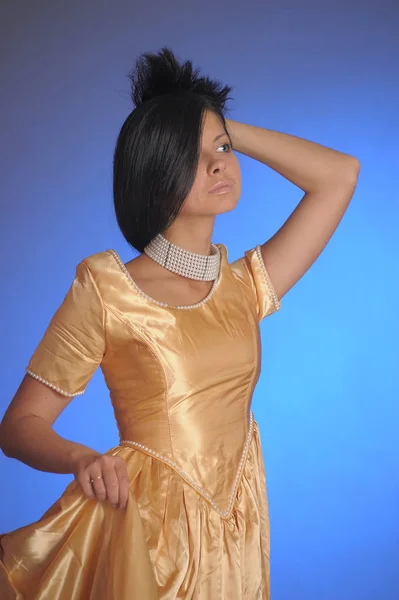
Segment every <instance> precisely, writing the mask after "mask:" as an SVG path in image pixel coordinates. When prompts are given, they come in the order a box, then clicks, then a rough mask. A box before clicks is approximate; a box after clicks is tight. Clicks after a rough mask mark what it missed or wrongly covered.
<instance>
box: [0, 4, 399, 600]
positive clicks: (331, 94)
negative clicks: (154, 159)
mask: <svg viewBox="0 0 399 600" xmlns="http://www.w3.org/2000/svg"><path fill="white" fill-rule="evenodd" d="M2 13H3V14H2V17H1V19H0V40H1V52H0V61H1V69H2V76H1V88H2V91H1V95H0V118H1V141H0V144H1V145H0V152H1V156H0V164H1V178H0V192H1V193H0V202H1V217H2V218H1V223H0V228H1V235H0V251H1V254H0V256H1V295H0V302H1V304H0V315H1V331H2V344H1V354H2V361H1V364H2V378H1V383H0V416H1V415H2V414H3V413H4V411H5V409H6V407H7V405H8V403H9V402H10V401H11V399H12V397H13V395H14V394H15V391H16V389H17V387H18V385H19V383H20V380H21V379H22V377H23V375H24V368H25V366H26V364H27V363H28V360H29V358H30V356H31V354H32V353H33V351H34V349H35V347H36V345H37V344H38V342H39V341H40V339H41V336H42V335H43V333H44V330H45V328H46V327H47V324H48V322H49V320H50V318H51V316H52V314H53V313H54V312H55V310H56V308H57V307H58V305H59V304H60V303H61V301H62V299H63V297H64V295H65V293H66V291H67V289H68V287H69V285H70V284H71V282H72V280H73V277H74V274H75V266H76V264H77V263H78V262H79V261H80V260H81V259H82V258H84V257H85V256H88V255H90V254H93V253H95V252H99V251H102V250H105V249H107V248H115V249H116V250H117V251H118V252H119V253H120V254H121V256H122V258H123V260H124V261H125V262H127V261H128V260H130V259H131V258H132V257H133V256H134V254H133V253H132V251H131V250H130V248H129V247H128V245H127V244H126V243H125V241H124V240H123V238H122V236H121V234H120V233H119V230H118V228H117V225H116V221H115V218H114V214H113V207H112V154H113V149H114V144H115V140H116V136H117V133H118V132H119V128H120V127H121V125H122V123H123V121H124V119H125V117H126V116H127V114H128V113H129V112H130V110H131V104H130V100H129V96H128V89H129V88H128V79H127V78H126V75H127V73H128V71H129V70H130V68H131V67H132V66H133V64H134V60H135V58H136V57H137V55H138V54H139V53H141V52H143V51H156V50H158V49H159V48H160V47H161V46H163V45H170V46H172V47H173V49H174V50H175V52H176V53H177V54H178V55H179V56H180V57H181V58H184V59H187V58H189V59H192V60H193V61H194V62H195V63H196V64H197V65H198V66H200V67H201V68H202V70H203V71H204V72H206V73H207V74H209V75H211V76H213V77H217V78H220V79H221V80H222V81H223V82H226V83H230V84H233V85H234V92H233V95H234V98H235V100H234V102H232V103H230V107H231V109H232V110H231V112H230V114H229V116H230V117H231V118H233V119H235V120H238V121H243V122H248V123H251V124H254V125H259V126H263V127H266V128H269V129H276V130H278V131H283V132H287V133H292V134H295V135H298V136H301V137H305V138H307V139H311V140H314V141H317V142H319V143H322V144H325V145H327V146H330V147H333V148H336V149H339V150H342V151H344V152H347V153H350V154H353V155H355V156H356V157H358V158H359V160H360V161H361V166H362V170H361V176H360V180H359V185H358V188H357V191H356V194H355V196H354V199H353V201H352V203H351V205H350V208H349V210H348V212H347V214H346V215H345V217H344V219H343V221H342V223H341V225H340V227H339V228H338V230H337V232H336V234H335V235H334V237H333V239H332V241H331V242H330V244H329V245H328V247H327V249H326V250H325V251H324V253H323V254H322V256H321V257H320V258H319V260H318V261H317V262H316V264H315V265H314V266H313V267H312V268H311V269H310V271H309V272H308V273H307V274H306V275H305V277H304V278H303V279H302V280H301V281H300V282H299V283H298V284H297V285H296V286H295V288H294V289H293V290H291V291H290V292H289V294H288V295H287V296H286V297H285V298H284V300H283V305H282V309H281V312H280V313H277V314H275V315H273V316H272V317H270V318H269V319H266V320H265V321H264V322H262V325H261V328H262V339H263V365H262V366H263V368H262V374H261V378H260V381H259V383H258V386H257V388H256V391H255V396H254V405H253V408H254V412H255V416H256V418H257V420H258V422H259V424H260V430H261V435H262V443H263V450H264V456H265V461H266V467H267V475H268V491H269V502H270V514H271V526H272V558H271V569H272V597H273V599H274V600H293V598H295V599H299V600H333V599H334V600H335V599H336V598H340V600H354V599H360V598H361V599H362V600H395V599H398V598H399V567H398V564H399V548H398V539H399V513H398V501H399V471H398V465H397V463H398V454H399V438H398V420H399V408H398V397H399V375H398V372H399V369H398V356H399V352H398V334H399V320H398V316H397V307H398V301H397V297H398V291H399V289H398V272H399V269H398V259H399V242H398V231H399V228H398V225H399V219H398V217H399V206H398V189H399V180H398V170H399V169H398V168H399V152H398V149H397V146H398V134H399V119H398V107H399V77H398V64H399V41H398V40H399V36H398V30H399V4H398V3H397V2H396V1H395V0H392V1H389V0H380V1H375V2H371V1H367V0H366V1H363V2H361V1H359V0H351V2H349V1H345V2H343V1H341V0H334V2H330V3H326V2H320V1H316V0H312V1H311V0H304V1H301V2H297V1H295V0H286V1H282V2H281V1H277V0H274V1H272V2H264V1H249V2H245V3H244V2H241V1H240V2H228V1H227V0H219V1H218V2H217V3H215V2H213V1H212V2H211V1H209V0H203V1H202V2H201V3H194V2H187V0H184V1H183V0H179V1H175V0H174V1H171V2H167V3H165V2H163V1H160V0H158V1H149V2H145V3H143V4H138V3H137V4H136V3H134V2H127V1H122V0H113V1H112V2H111V1H109V2H105V1H99V0H96V1H94V0H85V1H84V2H81V1H79V2H78V1H77V0H73V1H71V0H69V1H68V2H63V3H61V2H49V1H44V0H36V1H35V2H30V1H29V0H12V1H11V0H8V1H6V2H2ZM240 163H241V166H242V172H243V192H242V197H241V199H240V202H239V204H238V206H237V208H236V209H235V210H234V211H233V212H231V213H228V214H225V215H221V216H220V217H218V218H217V220H216V228H215V235H214V241H215V242H223V243H225V244H226V245H227V247H228V249H229V260H230V261H233V260H234V259H235V258H238V257H239V256H241V255H242V254H243V252H244V250H246V249H249V248H252V247H254V246H255V245H256V244H258V243H262V242H263V241H265V240H266V239H268V238H269V237H271V235H273V233H274V232H275V231H276V230H277V229H278V228H279V227H280V226H281V225H282V223H283V222H284V221H285V220H286V218H287V217H288V216H289V214H290V213H291V211H292V210H293V209H294V207H295V206H296V204H297V203H298V202H299V200H300V198H301V196H302V192H301V190H299V189H297V188H296V187H295V186H293V185H292V184H290V183H289V182H287V181H285V180H284V179H283V178H282V177H280V176H279V175H277V174H276V173H274V172H272V171H271V170H270V169H268V168H267V167H265V166H264V165H262V164H260V163H256V162H255V161H253V160H251V159H249V158H246V157H243V156H240ZM55 429H56V430H57V431H58V432H59V433H60V434H61V435H64V436H65V437H67V438H68V439H72V440H74V441H77V442H81V443H84V444H86V445H88V446H91V447H93V448H96V449H97V450H99V451H105V450H107V449H108V448H110V447H112V446H114V445H115V443H117V430H116V426H115V424H114V421H113V413H112V409H111V406H110V403H109V399H108V392H107V389H106V387H105V384H104V381H103V378H102V375H101V372H100V371H98V372H97V373H96V374H95V376H94V377H93V379H92V381H91V383H90V385H89V388H88V390H87V392H86V394H85V395H84V396H78V397H77V398H76V399H75V400H74V401H73V402H72V403H71V404H70V405H69V406H68V408H67V409H66V410H65V412H64V413H63V414H62V415H61V417H60V418H59V420H58V421H57V422H56V425H55ZM70 480H71V477H70V476H64V475H55V474H49V473H42V472H38V471H34V470H33V469H31V468H29V467H27V466H25V465H23V464H21V463H18V462H17V461H15V460H10V459H7V458H5V457H4V456H3V455H1V457H0V483H1V498H0V502H1V514H0V531H3V532H5V531H8V530H11V529H14V528H17V527H19V526H22V525H24V524H26V523H28V522H31V521H34V520H36V519H38V518H39V517H40V516H41V515H42V513H43V512H44V511H45V510H46V509H47V508H48V507H49V506H50V505H51V504H52V503H53V502H54V501H55V500H56V499H57V498H58V497H59V495H60V494H61V493H62V491H63V490H64V488H65V486H66V485H67V483H68V482H69V481H70Z"/></svg>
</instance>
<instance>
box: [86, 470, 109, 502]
mask: <svg viewBox="0 0 399 600" xmlns="http://www.w3.org/2000/svg"><path fill="white" fill-rule="evenodd" d="M89 478H90V485H91V487H92V490H93V492H94V496H95V498H97V500H100V502H104V500H106V499H107V491H106V488H105V484H104V480H103V476H102V475H94V476H93V475H89Z"/></svg>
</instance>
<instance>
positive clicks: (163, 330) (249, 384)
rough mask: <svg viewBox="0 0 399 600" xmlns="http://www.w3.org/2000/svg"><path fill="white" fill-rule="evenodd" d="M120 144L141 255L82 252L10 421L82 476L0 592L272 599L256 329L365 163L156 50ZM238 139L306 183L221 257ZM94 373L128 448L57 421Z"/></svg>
mask: <svg viewBox="0 0 399 600" xmlns="http://www.w3.org/2000/svg"><path fill="white" fill-rule="evenodd" d="M131 80H132V96H133V101H134V104H135V106H136V108H135V110H133V112H132V113H131V114H130V115H129V116H128V118H127V119H126V121H125V123H124V125H123V127H122V129H121V132H120V135H119V138H118V141H117V145H116V150H115V160H114V201H115V210H116V217H117V220H118V224H119V226H120V229H121V231H122V233H123V235H124V237H125V238H126V240H127V241H128V242H129V244H131V246H132V247H133V248H135V249H136V250H138V251H139V253H141V254H140V255H139V256H138V257H137V258H135V259H134V260H131V261H130V262H129V263H127V264H126V265H125V264H124V263H123V262H122V260H121V259H120V257H119V255H118V254H117V253H116V252H115V251H114V250H107V251H104V252H99V253H97V254H94V255H92V256H89V257H87V258H86V259H84V260H82V261H81V262H80V263H79V264H78V265H77V269H76V277H75V279H74V281H73V283H72V285H71V287H70V289H69V291H68V293H67V295H66V297H65V299H64V301H63V303H62V304H61V306H60V307H59V309H58V310H57V312H56V313H55V315H54V316H53V318H52V320H51V323H50V325H49V327H48V329H47V331H46V332H45V334H44V337H43V339H42V340H41V342H40V344H39V345H38V347H37V349H36V350H35V352H34V354H33V356H32V358H31V360H30V362H29V365H28V367H27V373H26V375H25V377H24V379H23V381H22V382H21V385H20V387H19V389H18V391H17V393H16V395H15V397H14V399H13V400H12V402H11V404H10V406H9V408H8V410H7V412H6V414H5V416H4V419H3V422H2V424H1V431H0V433H1V436H0V437H1V447H2V449H3V451H4V453H5V454H6V455H7V456H10V457H13V458H17V459H19V460H21V461H22V462H24V463H26V464H28V465H30V466H32V467H33V468H36V469H40V470H44V471H50V472H54V473H73V475H74V480H73V481H72V483H71V484H70V485H69V486H68V487H67V488H66V490H65V492H64V494H63V495H62V496H61V498H60V499H59V500H58V501H57V502H56V503H55V504H54V505H53V506H52V507H51V508H50V509H49V510H48V511H47V512H46V513H45V515H43V517H42V518H41V519H40V520H39V521H38V522H36V523H33V524H30V525H27V526H25V527H22V528H20V529H18V530H16V531H14V532H11V533H8V534H4V535H3V536H2V537H1V538H0V542H1V558H2V562H1V563H0V564H1V566H2V569H1V573H2V580H1V583H0V597H1V598H2V600H4V599H5V598H8V597H10V598H24V599H28V600H31V599H32V600H33V599H39V598H40V599H51V600H67V599H68V600H71V599H72V600H88V599H95V600H102V599H104V600H105V599H107V600H111V599H115V600H116V599H118V600H132V599H133V598H139V599H140V600H142V599H144V600H146V599H152V598H159V599H163V600H172V599H173V600H174V599H183V598H184V599H185V600H187V599H188V598H195V599H199V600H208V599H211V600H222V599H225V600H227V599H228V600H238V599H245V600H255V599H261V598H262V599H267V598H269V597H270V589H269V521H268V509H267V498H266V485H265V474H264V466H263V462H262V453H261V446H260V437H259V431H258V427H257V424H256V422H255V421H254V419H253V415H252V413H251V410H250V407H251V398H252V394H253V391H254V388H255V385H256V382H257V380H258V377H259V367H260V339H259V322H260V321H261V320H262V319H264V318H265V317H267V316H268V315H270V314H271V313H273V312H274V311H277V310H278V309H279V308H280V301H281V298H282V297H283V296H284V295H285V294H286V293H287V291H288V290H289V289H290V288H291V287H292V286H293V285H294V284H295V283H296V282H297V281H298V280H299V279H300V277H301V276H302V275H303V274H304V273H305V272H306V271H307V269H308V268H309V267H310V265H311V264H312V263H313V262H314V261H315V260H316V258H317V256H318V255H319V254H320V252H321V251H322V249H323V248H324V246H325V245H326V243H327V242H328V240H329V239H330V237H331V235H332V234H333V232H334V230H335V229H336V227H337V225H338V223H339V221H340V219H341V218H342V216H343V214H344V212H345V210H346V208H347V206H348V204H349V201H350V199H351V197H352V195H353V192H354V189H355V186H356V182H357V178H358V173H359V163H358V161H357V160H356V159H355V158H354V157H352V156H348V155H346V154H343V153H340V152H336V151H334V150H330V149H328V148H325V147H323V146H320V145H317V144H315V143H311V142H308V141H305V140H301V139H298V138H295V137H292V136H289V135H285V134H282V133H276V132H273V131H269V130H265V129H261V128H258V127H254V126H250V125H244V124H241V123H237V122H233V121H230V120H225V117H224V114H225V104H226V100H227V97H228V94H229V93H230V91H231V88H230V87H228V86H224V87H223V86H222V85H221V84H220V83H218V82H216V81H212V80H210V79H208V78H206V77H202V76H200V74H199V73H198V71H195V70H193V68H192V64H191V63H190V62H186V63H184V64H179V63H178V61H177V60H176V58H175V57H174V55H173V54H172V52H171V51H170V50H168V49H166V48H164V49H163V50H162V51H161V52H159V53H157V54H145V55H143V56H141V57H140V59H139V60H138V62H137V64H136V70H135V71H134V72H133V73H132V75H131ZM233 149H234V150H236V151H238V152H240V153H243V154H246V155H247V156H250V157H252V158H254V159H256V160H258V161H261V162H263V163H264V164H265V165H267V166H269V167H271V168H272V169H274V170H275V171H277V172H278V173H280V174H281V175H283V176H284V177H286V178H287V179H289V180H290V181H291V182H293V183H294V184H296V185H297V186H298V187H300V188H301V189H302V190H304V192H305V195H304V197H303V199H302V201H301V202H300V204H299V206H298V207H297V208H296V210H295V211H294V212H293V213H292V215H291V216H290V217H289V218H288V220H287V221H286V222H285V223H284V225H283V226H282V227H281V229H280V230H279V231H278V232H277V233H276V234H275V235H274V236H273V237H272V238H271V239H269V240H268V241H266V242H265V243H263V244H261V245H258V246H256V247H254V248H252V249H251V250H247V251H246V252H245V253H244V255H243V256H242V257H241V258H239V259H238V260H236V261H234V262H232V263H229V262H228V256H227V248H226V246H224V245H223V244H217V245H214V244H213V243H212V233H213V228H214V222H215V217H216V215H218V214H221V213H224V212H227V211H230V210H232V209H234V207H235V206H236V204H237V202H238V199H239V196H240V188H241V183H240V170H239V165H238V161H237V158H236V156H235V154H234V152H233ZM98 366H101V369H102V371H103V373H104V377H105V381H106V384H107V386H108V388H109V390H110V396H111V400H112V403H113V406H114V410H115V416H116V420H117V423H118V427H119V432H120V443H119V444H118V446H116V447H115V448H112V449H111V450H109V451H108V452H106V453H105V454H104V455H101V454H100V453H98V452H96V451H95V450H92V449H90V448H87V447H85V446H82V445H80V444H76V443H74V442H71V441H67V440H65V439H63V438H61V437H60V436H58V435H57V434H56V433H55V432H54V431H53V429H52V425H53V423H54V422H55V420H56V419H57V417H58V416H59V414H60V413H61V411H62V410H63V409H64V408H65V407H66V406H67V404H68V403H69V402H70V401H71V399H72V398H73V397H75V396H77V395H79V394H83V393H84V391H85V387H86V385H87V383H88V382H89V380H90V378H91V377H92V375H93V373H94V372H95V370H96V369H97V367H98Z"/></svg>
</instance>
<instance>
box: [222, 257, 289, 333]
mask: <svg viewBox="0 0 399 600" xmlns="http://www.w3.org/2000/svg"><path fill="white" fill-rule="evenodd" d="M231 268H232V271H233V273H234V274H235V276H236V277H238V278H239V279H240V280H241V282H242V283H244V284H246V286H247V289H248V291H249V293H251V294H252V296H253V299H254V301H255V303H256V311H257V315H258V320H259V321H261V320H262V319H264V318H265V317H268V316H269V315H271V314H273V313H274V312H276V311H278V310H280V306H281V301H280V300H279V298H278V297H277V294H276V290H275V289H274V286H273V283H272V281H271V279H270V276H269V273H268V271H267V269H266V265H265V263H264V261H263V257H262V253H261V248H260V246H256V247H255V248H252V249H251V250H247V251H246V252H245V253H244V256H243V257H241V258H239V259H238V260H236V261H234V262H233V263H232V264H231Z"/></svg>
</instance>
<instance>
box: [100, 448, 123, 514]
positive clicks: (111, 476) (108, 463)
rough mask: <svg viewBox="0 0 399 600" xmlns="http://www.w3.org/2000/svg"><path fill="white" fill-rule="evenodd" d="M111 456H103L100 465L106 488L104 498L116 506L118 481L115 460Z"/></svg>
mask: <svg viewBox="0 0 399 600" xmlns="http://www.w3.org/2000/svg"><path fill="white" fill-rule="evenodd" d="M113 458H114V457H109V456H105V457H104V460H103V461H102V465H101V467H102V475H103V481H104V486H105V489H106V499H107V500H108V501H109V502H110V503H111V504H112V506H114V507H115V508H116V506H117V505H118V502H119V481H118V476H117V474H116V471H115V461H114V460H113ZM110 459H111V460H110Z"/></svg>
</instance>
